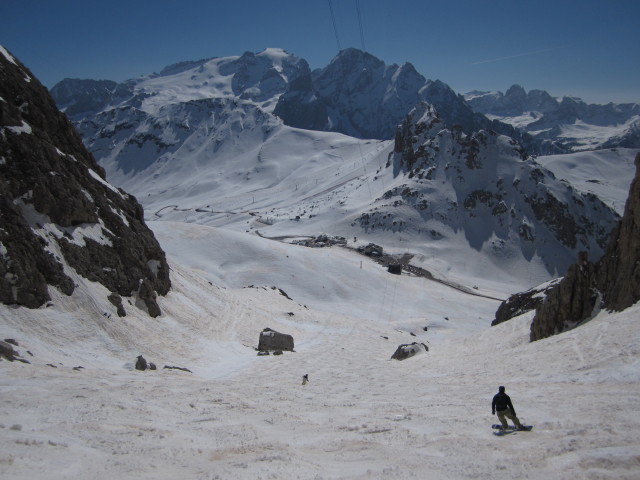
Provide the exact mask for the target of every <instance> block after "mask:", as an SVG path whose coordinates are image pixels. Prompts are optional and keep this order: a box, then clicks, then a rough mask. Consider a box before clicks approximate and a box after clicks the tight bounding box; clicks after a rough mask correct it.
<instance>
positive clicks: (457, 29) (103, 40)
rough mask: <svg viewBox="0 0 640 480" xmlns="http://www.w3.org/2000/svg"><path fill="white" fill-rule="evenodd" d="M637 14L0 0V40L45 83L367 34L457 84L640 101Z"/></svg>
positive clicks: (619, 8) (280, 0)
mask: <svg viewBox="0 0 640 480" xmlns="http://www.w3.org/2000/svg"><path fill="white" fill-rule="evenodd" d="M330 5H331V6H332V9H333V12H334V18H335V26H336V29H335V30H334V26H333V22H332V18H331V9H330ZM358 6H359V11H360V15H358ZM359 18H360V19H361V22H360V21H359ZM639 18H640V1H638V0H602V1H597V0H555V1H547V0H540V1H523V0H508V1H507V0H484V1H480V0H473V1H467V0H459V1H455V0H454V1H443V0H439V1H430V0H393V1H389V0H332V1H329V0H269V1H264V0H261V1H253V0H239V1H225V2H220V1H217V0H202V1H199V0H198V1H195V0H181V1H177V0H176V1H169V0H153V1H147V0H127V1H121V0H110V1H108V2H107V1H93V0H82V1H80V0H0V44H2V45H4V46H5V47H6V48H7V49H8V50H10V51H11V52H13V54H14V55H16V56H17V57H18V58H19V59H20V60H21V61H22V62H24V63H25V64H26V65H27V67H28V68H30V69H31V70H32V72H33V73H34V74H35V75H36V76H37V77H38V78H39V79H40V80H41V81H42V82H43V83H44V84H45V85H46V86H48V87H51V86H53V85H54V84H55V83H56V82H58V81H60V80H62V79H63V78H65V77H71V78H94V79H112V80H116V81H122V80H125V79H128V78H134V77H137V76H139V75H144V74H148V73H151V72H154V71H159V70H161V69H162V68H163V67H164V66H166V65H170V64H172V63H176V62H179V61H182V60H197V59H201V58H210V57H222V56H230V55H241V54H242V53H243V52H245V51H252V52H259V51H261V50H263V49H264V48H267V47H280V48H284V49H285V50H287V51H288V52H289V53H292V54H295V55H297V56H299V57H302V58H304V59H305V60H307V61H308V62H309V64H310V66H311V68H318V67H323V66H325V65H327V64H328V63H329V62H330V61H331V59H332V58H333V57H334V56H335V55H336V54H337V52H338V45H339V46H340V48H346V47H357V48H361V49H362V47H363V41H364V47H365V49H366V50H367V51H369V52H370V53H372V54H373V55H375V56H376V57H378V58H380V59H381V60H383V61H384V62H385V63H388V64H391V63H398V64H402V63H405V62H410V63H412V64H413V65H414V66H415V67H416V69H417V70H418V71H419V72H420V73H421V74H422V75H424V76H425V77H426V78H430V79H440V80H442V81H444V82H445V83H447V84H449V85H450V86H451V87H452V88H453V89H454V90H456V91H458V92H460V93H463V92H466V91H469V90H473V89H478V90H501V91H505V90H506V89H507V88H508V87H509V86H510V85H512V84H514V83H517V84H520V85H522V86H523V87H524V88H525V89H526V90H531V89H535V88H538V89H544V90H547V91H549V92H550V93H551V94H552V95H557V96H562V95H573V96H579V97H582V98H583V99H584V100H586V101H588V102H594V103H606V102H609V101H614V102H639V103H640V40H639V36H638V19H639ZM361 27H362V28H361ZM336 31H337V38H336ZM361 32H362V35H361Z"/></svg>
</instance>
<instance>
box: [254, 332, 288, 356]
mask: <svg viewBox="0 0 640 480" xmlns="http://www.w3.org/2000/svg"><path fill="white" fill-rule="evenodd" d="M258 350H259V351H261V352H265V351H269V350H275V351H282V350H285V351H288V352H293V337H292V336H291V335H288V334H286V333H280V332H276V331H275V330H272V329H270V328H265V329H264V330H263V331H262V332H260V340H259V342H258Z"/></svg>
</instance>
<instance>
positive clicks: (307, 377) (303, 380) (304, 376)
mask: <svg viewBox="0 0 640 480" xmlns="http://www.w3.org/2000/svg"><path fill="white" fill-rule="evenodd" d="M307 383H309V374H308V373H305V374H304V375H303V376H302V385H306V384H307Z"/></svg>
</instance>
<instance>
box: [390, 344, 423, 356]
mask: <svg viewBox="0 0 640 480" xmlns="http://www.w3.org/2000/svg"><path fill="white" fill-rule="evenodd" d="M428 351H429V347H427V346H426V345H425V344H424V343H418V342H413V343H408V344H403V345H400V346H398V348H397V349H396V351H395V352H394V353H393V355H391V359H392V360H406V359H407V358H411V357H414V356H416V355H418V354H419V353H425V352H428Z"/></svg>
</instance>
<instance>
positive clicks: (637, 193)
mask: <svg viewBox="0 0 640 480" xmlns="http://www.w3.org/2000/svg"><path fill="white" fill-rule="evenodd" d="M635 164H636V176H635V178H634V180H633V182H632V184H631V189H630V191H629V198H628V200H627V204H626V206H625V211H624V215H623V217H622V220H621V221H620V223H619V224H618V226H617V227H616V228H615V229H614V231H613V232H612V234H611V239H610V242H609V247H608V248H607V250H606V252H605V254H604V255H603V256H602V258H601V259H600V260H599V261H598V262H597V263H591V262H589V261H588V260H587V259H586V256H585V255H584V254H581V255H579V257H578V262H577V263H576V264H575V265H573V266H572V267H571V268H570V269H569V271H568V273H567V275H566V276H565V277H564V278H563V279H562V281H561V282H559V283H558V284H557V285H556V286H555V287H554V288H553V289H552V290H551V291H550V292H549V293H548V294H547V297H546V299H545V300H544V302H543V303H542V304H540V305H538V307H537V308H536V314H535V317H534V318H533V321H532V323H531V336H530V338H531V341H535V340H540V339H542V338H546V337H549V336H551V335H554V334H556V333H560V332H562V331H565V330H567V329H568V328H572V327H574V326H575V325H577V324H579V323H580V322H583V321H585V320H588V319H589V318H590V317H591V316H593V315H594V314H595V313H596V312H597V311H598V309H599V308H605V309H608V310H614V311H621V310H624V309H625V308H627V307H630V306H631V305H633V304H634V303H636V302H637V301H638V300H640V154H638V155H636V160H635Z"/></svg>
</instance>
